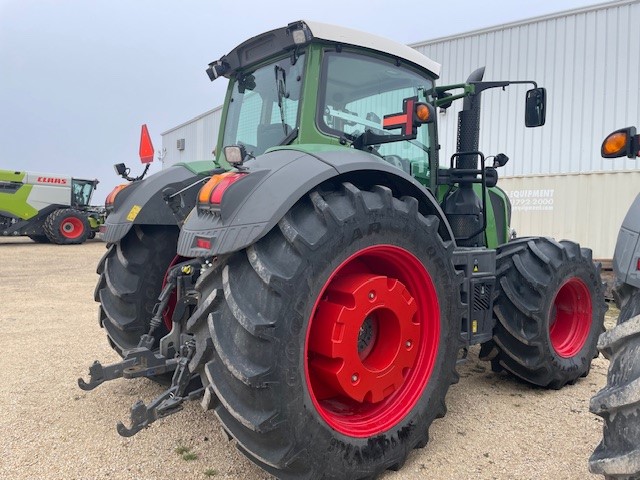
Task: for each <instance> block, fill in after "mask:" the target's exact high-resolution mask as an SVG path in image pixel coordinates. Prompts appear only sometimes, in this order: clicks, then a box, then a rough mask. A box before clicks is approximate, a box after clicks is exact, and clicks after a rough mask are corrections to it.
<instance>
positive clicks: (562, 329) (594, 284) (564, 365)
mask: <svg viewBox="0 0 640 480" xmlns="http://www.w3.org/2000/svg"><path fill="white" fill-rule="evenodd" d="M496 272H497V296H496V300H495V302H494V315H495V317H496V319H497V324H496V327H495V329H494V336H493V342H492V344H490V345H484V346H483V350H484V351H483V352H481V354H483V355H484V356H485V357H489V358H491V362H492V368H493V370H494V371H500V370H502V369H504V370H507V371H508V372H510V373H512V374H513V375H515V376H517V377H519V378H521V379H522V380H525V381H527V382H529V383H532V384H534V385H539V386H542V387H548V388H555V389H557V388H561V387H562V386H564V385H566V384H567V383H574V382H575V381H576V380H577V379H578V378H580V377H581V376H586V375H587V374H588V372H589V369H590V366H591V360H592V359H593V358H594V357H595V356H596V355H597V350H596V343H597V341H598V336H599V335H600V333H601V332H603V331H604V327H603V325H604V312H605V311H606V304H605V302H604V294H603V290H602V282H601V280H600V271H599V266H595V265H594V264H593V262H592V260H591V251H590V250H588V249H585V248H580V246H579V245H578V244H576V243H574V242H570V241H566V240H563V241H561V242H556V241H555V240H553V239H550V238H537V237H531V238H523V239H520V240H516V241H513V242H510V243H507V244H505V245H502V246H500V247H498V251H497V257H496ZM489 346H492V347H493V353H492V354H491V355H487V350H488V347H489Z"/></svg>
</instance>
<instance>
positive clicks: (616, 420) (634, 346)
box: [589, 285, 640, 480]
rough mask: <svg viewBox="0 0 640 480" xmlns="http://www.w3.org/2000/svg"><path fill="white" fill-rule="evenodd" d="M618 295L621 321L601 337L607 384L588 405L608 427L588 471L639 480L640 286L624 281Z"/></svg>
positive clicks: (599, 346) (609, 476) (592, 456)
mask: <svg viewBox="0 0 640 480" xmlns="http://www.w3.org/2000/svg"><path fill="white" fill-rule="evenodd" d="M616 293H617V298H616V300H617V302H616V303H618V305H619V306H620V315H619V317H618V325H617V326H616V327H615V328H613V329H612V330H610V331H608V332H606V333H603V334H602V335H601V336H600V340H599V341H598V348H599V350H600V352H601V353H602V354H603V355H604V356H605V357H606V358H607V359H609V362H610V363H609V372H608V374H607V385H606V386H605V387H604V388H603V389H602V390H600V391H599V392H598V393H597V394H596V395H594V396H593V398H591V403H590V410H591V412H592V413H595V414H596V415H599V416H601V417H602V418H603V420H604V428H603V439H602V441H601V442H600V444H599V445H598V447H597V448H596V450H595V451H594V452H593V454H592V455H591V458H590V459H589V469H590V470H591V472H593V473H599V474H603V475H605V476H606V477H607V478H616V479H620V480H634V479H640V362H639V361H638V358H640V290H639V289H637V288H633V287H631V286H630V285H623V286H622V288H620V289H619V290H618V291H617V292H616Z"/></svg>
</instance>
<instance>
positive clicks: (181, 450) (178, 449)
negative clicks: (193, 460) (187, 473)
mask: <svg viewBox="0 0 640 480" xmlns="http://www.w3.org/2000/svg"><path fill="white" fill-rule="evenodd" d="M190 450H191V449H190V448H189V447H185V446H184V445H179V446H177V447H176V453H177V454H178V455H184V454H185V453H189V451H190Z"/></svg>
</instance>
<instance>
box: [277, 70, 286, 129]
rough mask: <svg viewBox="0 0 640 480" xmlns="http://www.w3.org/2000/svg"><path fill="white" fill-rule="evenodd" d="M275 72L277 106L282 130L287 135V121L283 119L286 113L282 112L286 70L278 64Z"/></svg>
mask: <svg viewBox="0 0 640 480" xmlns="http://www.w3.org/2000/svg"><path fill="white" fill-rule="evenodd" d="M275 72H276V91H277V93H278V108H279V109H280V121H281V122H282V130H283V131H284V134H285V135H287V134H288V133H289V132H288V129H287V122H286V120H285V118H286V115H285V112H284V108H285V107H284V99H285V98H287V78H286V75H287V74H286V72H285V70H284V68H282V67H281V66H279V65H276V66H275Z"/></svg>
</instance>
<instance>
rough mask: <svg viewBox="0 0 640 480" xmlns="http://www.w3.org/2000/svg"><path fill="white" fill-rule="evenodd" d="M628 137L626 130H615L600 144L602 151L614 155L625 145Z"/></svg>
mask: <svg viewBox="0 0 640 480" xmlns="http://www.w3.org/2000/svg"><path fill="white" fill-rule="evenodd" d="M628 140H629V137H628V135H627V133H626V132H617V133H613V134H611V135H609V136H608V137H607V138H606V139H605V141H604V143H603V144H602V152H603V153H606V154H607V155H614V154H616V153H619V152H621V151H622V150H623V149H624V148H625V147H626V145H627V141H628Z"/></svg>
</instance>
